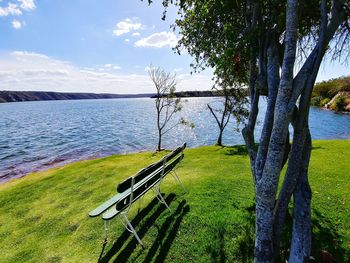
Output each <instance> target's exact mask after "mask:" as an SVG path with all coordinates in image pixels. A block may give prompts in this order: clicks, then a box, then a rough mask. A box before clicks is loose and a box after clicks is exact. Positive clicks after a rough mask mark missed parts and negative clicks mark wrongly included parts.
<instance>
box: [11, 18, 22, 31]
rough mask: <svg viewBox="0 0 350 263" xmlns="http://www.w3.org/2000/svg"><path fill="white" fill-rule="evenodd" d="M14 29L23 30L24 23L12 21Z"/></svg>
mask: <svg viewBox="0 0 350 263" xmlns="http://www.w3.org/2000/svg"><path fill="white" fill-rule="evenodd" d="M12 27H13V28H15V29H21V27H22V23H21V22H20V21H18V20H13V21H12Z"/></svg>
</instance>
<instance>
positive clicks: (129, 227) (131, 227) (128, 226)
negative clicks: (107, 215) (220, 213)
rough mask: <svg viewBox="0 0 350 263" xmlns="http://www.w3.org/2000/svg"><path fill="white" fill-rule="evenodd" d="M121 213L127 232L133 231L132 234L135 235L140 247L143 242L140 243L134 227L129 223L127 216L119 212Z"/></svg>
mask: <svg viewBox="0 0 350 263" xmlns="http://www.w3.org/2000/svg"><path fill="white" fill-rule="evenodd" d="M121 215H122V216H123V218H124V220H125V222H126V224H127V227H126V229H127V230H128V231H129V232H131V233H133V235H134V236H135V238H136V239H137V241H138V242H139V243H140V245H141V246H142V247H144V245H143V243H142V241H141V239H140V237H139V236H138V235H137V233H136V231H135V229H134V228H133V226H132V225H131V223H130V221H129V219H128V217H127V216H126V215H125V214H121Z"/></svg>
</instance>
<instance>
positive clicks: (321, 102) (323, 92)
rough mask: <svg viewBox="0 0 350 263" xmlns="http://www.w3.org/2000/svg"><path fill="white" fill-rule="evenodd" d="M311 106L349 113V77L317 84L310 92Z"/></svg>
mask: <svg viewBox="0 0 350 263" xmlns="http://www.w3.org/2000/svg"><path fill="white" fill-rule="evenodd" d="M311 104H312V105H313V106H318V107H325V108H327V109H331V110H334V111H348V112H350V76H347V77H340V78H336V79H331V80H328V81H323V82H320V83H317V84H316V85H315V87H314V90H313V92H312V98H311Z"/></svg>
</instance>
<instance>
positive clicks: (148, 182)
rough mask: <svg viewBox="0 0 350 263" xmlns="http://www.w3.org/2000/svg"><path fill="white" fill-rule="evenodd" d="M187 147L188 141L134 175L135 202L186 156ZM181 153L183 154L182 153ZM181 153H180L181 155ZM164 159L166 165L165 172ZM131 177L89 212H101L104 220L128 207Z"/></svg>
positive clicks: (91, 213) (93, 215)
mask: <svg viewBox="0 0 350 263" xmlns="http://www.w3.org/2000/svg"><path fill="white" fill-rule="evenodd" d="M185 148H186V143H185V144H183V145H182V146H180V147H178V148H177V149H176V150H174V151H173V152H171V153H170V154H168V155H166V156H164V157H163V158H162V159H161V160H159V161H158V162H156V163H153V164H151V165H149V166H147V167H146V168H144V169H142V170H140V171H139V172H138V173H137V174H136V175H134V189H133V200H132V202H135V201H136V200H137V199H139V198H140V197H141V196H142V195H144V194H145V193H146V192H147V191H149V190H150V189H151V188H152V187H153V186H154V185H155V184H156V183H158V182H159V180H160V179H161V177H162V175H163V176H165V175H166V174H168V173H169V172H170V171H171V170H172V169H173V168H174V167H175V166H176V165H177V164H178V163H179V162H180V161H181V160H182V159H183V157H184V154H183V152H182V151H183V150H184V149H185ZM180 153H181V154H180ZM179 154H180V155H179ZM164 161H165V162H166V166H165V169H164V174H163V165H164ZM131 180H132V179H131V177H129V178H127V179H126V180H124V181H122V182H121V183H120V184H119V185H118V188H117V191H118V192H119V193H118V194H116V195H114V196H113V197H112V198H110V199H109V200H107V201H106V202H104V203H103V204H102V205H100V206H98V207H97V208H95V209H94V210H92V211H91V212H90V213H89V216H90V217H96V216H99V215H101V214H103V215H102V218H103V219H104V220H110V219H112V218H114V217H115V216H117V215H118V214H119V213H120V212H121V211H123V210H124V209H125V208H127V207H128V206H129V204H130V197H131Z"/></svg>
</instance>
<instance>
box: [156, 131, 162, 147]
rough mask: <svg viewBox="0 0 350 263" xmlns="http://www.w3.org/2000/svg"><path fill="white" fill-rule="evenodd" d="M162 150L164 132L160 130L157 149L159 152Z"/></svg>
mask: <svg viewBox="0 0 350 263" xmlns="http://www.w3.org/2000/svg"><path fill="white" fill-rule="evenodd" d="M161 150H162V131H161V130H160V129H158V147H157V151H161Z"/></svg>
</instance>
